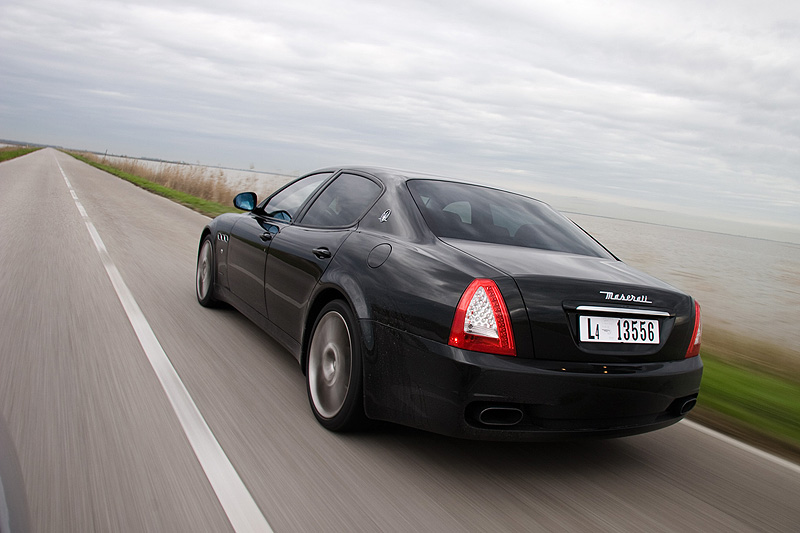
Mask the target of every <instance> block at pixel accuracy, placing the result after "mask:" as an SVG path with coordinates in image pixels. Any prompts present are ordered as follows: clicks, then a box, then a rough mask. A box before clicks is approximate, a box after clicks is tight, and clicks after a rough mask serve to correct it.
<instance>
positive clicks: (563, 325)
mask: <svg viewBox="0 0 800 533" xmlns="http://www.w3.org/2000/svg"><path fill="white" fill-rule="evenodd" d="M235 204H236V205H237V207H239V208H240V209H243V210H245V211H246V212H245V213H241V214H225V215H221V216H219V217H217V218H216V219H214V220H213V221H212V222H211V223H210V224H209V225H208V226H207V227H206V228H205V229H204V230H203V232H202V235H201V239H200V249H199V254H198V263H197V297H198V300H199V302H200V303H201V304H202V305H204V306H213V305H216V304H217V303H219V302H227V303H229V304H231V305H233V306H234V307H235V308H237V309H238V310H239V311H241V312H242V313H243V314H245V315H246V316H248V317H249V318H250V319H251V320H253V321H254V322H255V323H256V324H258V325H259V326H260V327H262V328H263V329H264V330H266V331H267V332H268V333H270V334H271V335H272V336H273V337H274V338H275V339H277V340H278V341H279V342H280V343H281V344H283V345H284V346H285V347H286V348H287V349H288V350H289V351H290V352H291V353H292V354H293V355H294V356H295V357H296V358H297V360H298V361H299V363H300V365H301V368H302V371H303V372H304V373H305V375H306V384H307V389H308V396H309V401H310V404H311V408H312V411H313V413H314V415H315V417H316V418H317V420H318V421H319V422H320V423H321V424H322V425H323V426H325V427H326V428H328V429H331V430H346V429H351V428H353V427H356V426H358V425H360V424H361V423H362V422H363V421H364V420H365V419H377V420H388V421H392V422H396V423H400V424H405V425H409V426H413V427H417V428H421V429H425V430H429V431H434V432H438V433H443V434H447V435H454V436H460V437H466V438H479V439H513V440H542V439H561V438H567V437H569V438H571V437H575V436H584V435H586V436H622V435H630V434H635V433H641V432H645V431H650V430H653V429H658V428H661V427H664V426H667V425H670V424H673V423H675V422H677V421H678V420H680V419H681V418H682V417H683V416H684V415H685V414H686V412H687V411H688V410H689V409H691V408H692V406H693V405H694V403H695V400H696V398H697V394H698V390H699V386H700V380H701V375H702V363H701V361H700V358H699V357H698V354H699V348H700V337H701V327H700V308H699V305H698V304H697V303H696V302H695V301H694V300H693V299H692V298H691V297H690V296H688V295H686V294H684V293H682V292H681V291H679V290H677V289H675V288H674V287H671V286H669V285H667V284H665V283H663V282H661V281H659V280H657V279H655V278H653V277H651V276H648V275H647V274H644V273H642V272H639V271H637V270H635V269H633V268H631V267H629V266H627V265H626V264H624V263H623V262H621V261H619V260H618V259H617V258H616V257H614V255H613V254H611V253H610V252H609V251H608V250H606V249H605V248H604V247H603V246H602V245H600V244H599V243H598V242H597V241H595V240H594V239H593V238H592V237H591V236H589V235H588V234H587V233H585V232H584V231H583V230H582V229H581V228H579V227H578V226H577V225H575V224H574V223H572V222H571V221H569V220H568V219H567V218H565V217H564V216H562V215H561V214H559V213H558V212H556V211H555V210H553V209H552V208H550V207H549V206H547V205H546V204H544V203H542V202H539V201H537V200H534V199H531V198H528V197H525V196H522V195H519V194H515V193H511V192H506V191H501V190H498V189H494V188H489V187H483V186H478V185H471V184H466V183H461V182H457V181H452V180H446V179H438V178H436V179H434V178H432V177H430V176H428V175H420V174H414V173H408V172H400V171H395V170H388V169H378V168H359V167H353V168H328V169H323V170H320V171H317V172H313V173H311V174H308V175H306V176H304V177H302V178H300V179H298V180H296V181H294V182H292V183H290V184H288V185H287V186H286V187H284V188H283V189H281V190H279V191H278V192H276V193H275V194H273V195H272V196H270V197H269V198H267V199H265V200H264V201H262V202H261V203H257V199H256V197H255V194H253V193H242V194H240V195H238V196H237V198H236V199H235ZM220 236H222V237H220ZM609 294H610V295H613V296H614V297H613V298H609V297H608V295H609ZM621 295H624V296H625V297H624V298H623V297H622V296H621ZM617 296H619V297H617ZM629 296H630V297H629ZM601 328H602V331H601Z"/></svg>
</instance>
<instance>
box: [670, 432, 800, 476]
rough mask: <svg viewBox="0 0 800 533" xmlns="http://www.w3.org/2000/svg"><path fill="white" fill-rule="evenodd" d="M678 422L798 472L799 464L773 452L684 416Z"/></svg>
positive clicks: (799, 470)
mask: <svg viewBox="0 0 800 533" xmlns="http://www.w3.org/2000/svg"><path fill="white" fill-rule="evenodd" d="M680 423H681V424H683V425H685V426H688V427H690V428H692V429H694V430H696V431H699V432H700V433H704V434H705V435H708V436H710V437H714V438H715V439H718V440H721V441H722V442H724V443H726V444H730V445H731V446H734V447H736V448H739V449H740V450H743V451H746V452H749V453H751V454H753V455H755V456H756V457H760V458H761V459H765V460H767V461H769V462H771V463H774V464H776V465H778V466H782V467H783V468H786V469H788V470H791V471H792V472H794V473H795V474H800V465H798V464H795V463H793V462H791V461H787V460H786V459H784V458H782V457H778V456H777V455H773V454H771V453H769V452H765V451H764V450H759V449H758V448H756V447H754V446H750V445H749V444H745V443H744V442H742V441H739V440H736V439H734V438H733V437H729V436H727V435H724V434H722V433H720V432H719V431H714V430H713V429H709V428H707V427H705V426H701V425H700V424H698V423H697V422H692V421H691V420H687V419H685V418H684V419H683V420H681V422H680Z"/></svg>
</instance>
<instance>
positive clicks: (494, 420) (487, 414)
mask: <svg viewBox="0 0 800 533" xmlns="http://www.w3.org/2000/svg"><path fill="white" fill-rule="evenodd" d="M522 417H523V414H522V410H521V409H517V408H516V407H487V408H486V409H483V410H482V411H481V412H480V413H479V414H478V421H479V422H480V423H481V424H485V425H487V426H516V425H517V424H519V423H520V422H522Z"/></svg>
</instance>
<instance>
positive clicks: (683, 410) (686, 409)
mask: <svg viewBox="0 0 800 533" xmlns="http://www.w3.org/2000/svg"><path fill="white" fill-rule="evenodd" d="M695 405H697V398H692V399H691V400H686V401H685V402H683V405H681V407H680V409H678V413H679V414H680V415H685V414H686V413H688V412H689V411H691V410H692V408H693V407H694V406H695Z"/></svg>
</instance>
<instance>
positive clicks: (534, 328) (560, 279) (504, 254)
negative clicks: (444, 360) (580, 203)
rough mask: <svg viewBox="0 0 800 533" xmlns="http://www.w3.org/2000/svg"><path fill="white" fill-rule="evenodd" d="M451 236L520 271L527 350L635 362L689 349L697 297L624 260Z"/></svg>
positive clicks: (563, 357)
mask: <svg viewBox="0 0 800 533" xmlns="http://www.w3.org/2000/svg"><path fill="white" fill-rule="evenodd" d="M447 242H448V244H450V245H452V246H454V247H456V248H458V249H460V250H462V251H463V252H466V253H468V254H470V255H472V256H474V257H476V258H478V259H481V260H482V261H484V262H486V263H488V264H490V265H491V266H493V267H494V268H496V269H498V270H500V271H502V272H504V273H506V274H507V275H508V276H510V277H511V278H513V279H514V281H515V283H516V286H517V288H518V289H519V291H520V293H521V295H522V300H523V302H524V306H525V310H526V312H527V316H528V322H529V325H530V334H531V336H532V343H533V353H531V354H519V355H520V356H522V357H526V356H527V357H536V358H538V359H547V360H553V361H575V362H592V363H597V362H603V363H633V362H652V361H666V360H676V359H682V358H683V357H684V356H685V354H686V348H687V346H688V343H689V340H690V337H691V334H692V327H693V324H694V321H693V319H694V317H693V312H694V311H693V309H694V307H693V303H692V299H691V297H689V296H688V295H686V294H684V293H682V292H680V291H679V290H678V289H675V288H674V287H672V286H670V285H668V284H667V283H664V282H663V281H660V280H658V279H656V278H654V277H652V276H650V275H648V274H645V273H643V272H640V271H638V270H636V269H635V268H633V267H630V266H628V265H626V264H625V263H623V262H621V261H618V260H616V259H613V258H610V257H609V258H601V257H590V256H583V255H575V254H568V253H562V252H553V251H547V250H538V249H533V248H523V247H518V246H507V245H495V244H486V243H477V242H472V241H456V240H447ZM525 334H527V333H525Z"/></svg>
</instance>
